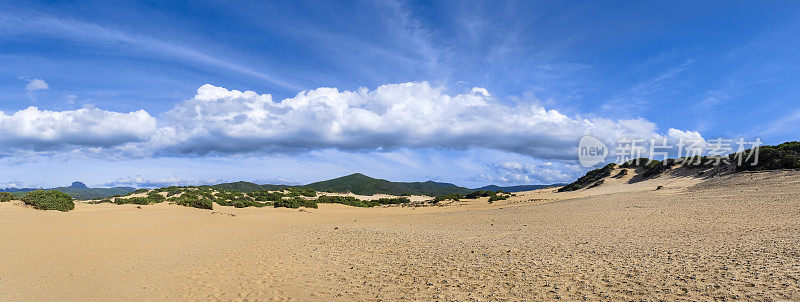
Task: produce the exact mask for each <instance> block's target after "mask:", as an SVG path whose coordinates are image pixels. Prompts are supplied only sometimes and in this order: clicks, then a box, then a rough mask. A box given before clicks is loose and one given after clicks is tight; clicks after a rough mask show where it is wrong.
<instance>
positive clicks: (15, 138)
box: [0, 106, 156, 150]
mask: <svg viewBox="0 0 800 302" xmlns="http://www.w3.org/2000/svg"><path fill="white" fill-rule="evenodd" d="M155 130H156V120H155V118H153V117H152V116H150V115H149V114H148V113H147V112H145V111H144V110H139V111H135V112H129V113H119V112H112V111H106V110H101V109H97V108H81V109H77V110H66V111H49V110H40V109H39V108H37V107H34V106H31V107H28V108H27V109H24V110H20V111H17V112H16V113H14V114H11V115H8V114H6V113H5V112H3V111H0V143H2V145H3V146H4V147H5V148H13V149H31V150H50V149H55V148H59V147H65V146H80V147H101V148H102V147H111V146H117V145H122V144H125V143H131V142H142V141H145V140H148V139H150V137H152V135H153V133H155Z"/></svg>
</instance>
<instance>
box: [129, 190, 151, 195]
mask: <svg viewBox="0 0 800 302" xmlns="http://www.w3.org/2000/svg"><path fill="white" fill-rule="evenodd" d="M147 191H150V190H148V189H136V190H134V191H133V194H141V193H147Z"/></svg>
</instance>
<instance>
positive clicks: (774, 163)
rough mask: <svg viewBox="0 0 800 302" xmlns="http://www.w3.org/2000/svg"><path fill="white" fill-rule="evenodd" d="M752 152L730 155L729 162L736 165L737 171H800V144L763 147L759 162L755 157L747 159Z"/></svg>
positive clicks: (791, 143) (760, 150)
mask: <svg viewBox="0 0 800 302" xmlns="http://www.w3.org/2000/svg"><path fill="white" fill-rule="evenodd" d="M750 152H752V149H750V150H746V151H744V152H743V154H736V153H734V154H731V155H729V160H730V161H731V162H732V163H733V164H734V165H736V170H737V171H759V170H779V169H800V142H787V143H783V144H780V145H777V146H761V147H759V152H758V162H756V161H755V156H751V157H750V158H749V159H747V155H748V154H750ZM737 156H741V159H742V160H741V161H742V163H741V164H739V158H738V157H737Z"/></svg>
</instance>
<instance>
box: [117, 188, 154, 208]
mask: <svg viewBox="0 0 800 302" xmlns="http://www.w3.org/2000/svg"><path fill="white" fill-rule="evenodd" d="M164 200H166V198H165V197H164V196H162V195H161V194H158V192H155V191H153V192H150V194H147V196H145V197H129V198H115V199H114V203H115V204H138V205H148V204H153V203H162V202H164Z"/></svg>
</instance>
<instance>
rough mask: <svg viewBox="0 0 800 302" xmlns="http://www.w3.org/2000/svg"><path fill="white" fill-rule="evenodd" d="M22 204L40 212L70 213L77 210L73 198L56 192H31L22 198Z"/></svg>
mask: <svg viewBox="0 0 800 302" xmlns="http://www.w3.org/2000/svg"><path fill="white" fill-rule="evenodd" d="M22 202H24V203H25V204H26V205H29V206H32V207H33V208H34V209H38V210H57V211H61V212H68V211H71V210H72V209H75V202H73V201H72V197H70V196H69V195H67V194H66V193H63V192H60V191H55V190H49V191H45V190H36V191H30V192H28V193H26V194H25V196H23V197H22Z"/></svg>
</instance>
